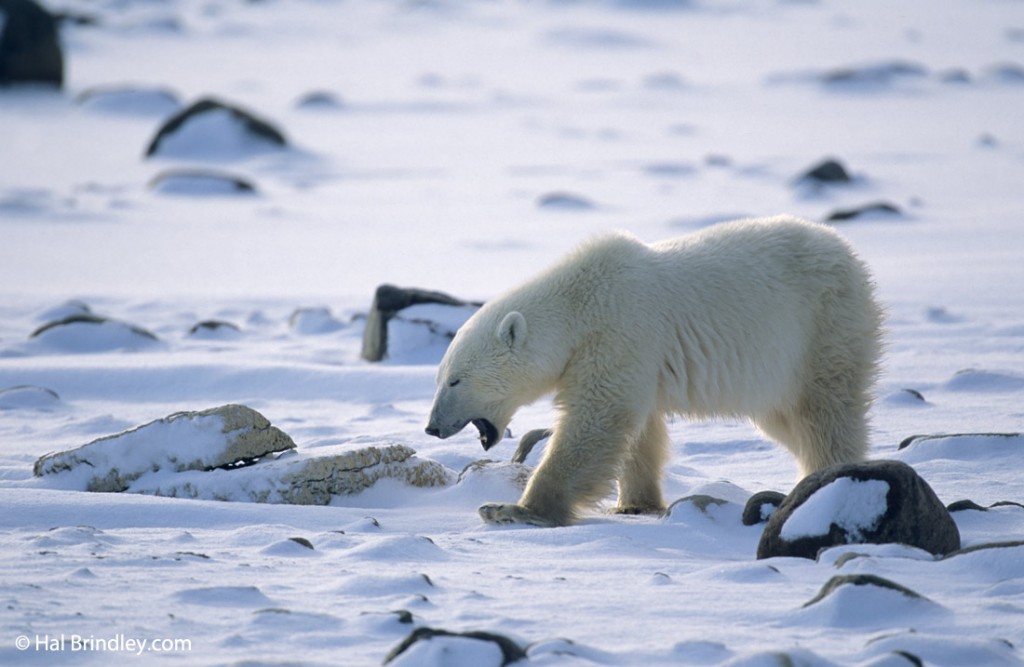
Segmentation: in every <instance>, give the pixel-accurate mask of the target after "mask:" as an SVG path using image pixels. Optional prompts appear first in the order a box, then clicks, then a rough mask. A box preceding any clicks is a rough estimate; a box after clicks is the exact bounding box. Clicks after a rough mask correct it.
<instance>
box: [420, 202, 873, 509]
mask: <svg viewBox="0 0 1024 667" xmlns="http://www.w3.org/2000/svg"><path fill="white" fill-rule="evenodd" d="M873 291H874V288H873V283H872V280H871V277H870V276H869V273H868V270H867V268H866V267H865V265H864V263H863V262H862V261H861V260H860V259H858V257H857V256H856V255H855V254H854V251H853V250H852V249H851V247H850V245H848V243H847V242H846V241H845V240H844V239H843V238H842V237H841V236H840V235H839V234H838V233H836V232H835V231H833V230H832V229H831V228H829V227H826V226H824V225H819V224H815V223H811V222H806V221H803V220H799V219H796V218H792V217H788V216H783V217H775V218H765V219H753V220H741V221H736V222H730V223H723V224H719V225H715V226H712V227H710V228H708V229H705V230H703V231H700V232H697V233H695V234H692V235H689V236H683V237H681V238H677V239H672V240H668V241H663V242H660V243H656V244H653V245H647V244H645V243H642V242H641V241H639V240H638V239H636V238H634V237H633V236H630V235H628V234H624V233H613V234H609V235H605V236H601V237H599V238H597V239H595V240H592V241H591V242H589V243H587V244H585V245H583V246H581V247H580V248H579V249H577V250H576V251H575V252H574V253H572V254H570V255H569V256H568V257H566V258H565V259H564V260H562V261H560V262H558V263H557V264H555V265H554V266H553V267H552V268H550V269H548V270H547V271H545V272H543V273H541V274H540V275H539V276H537V277H535V278H534V279H532V280H530V281H528V282H526V283H525V284H524V285H522V286H520V287H518V288H515V289H513V290H511V291H510V292H508V293H506V294H504V295H503V296H501V297H499V298H496V299H494V300H492V301H490V302H488V303H487V304H486V305H485V306H484V307H483V308H481V309H480V310H479V311H477V312H476V313H475V314H474V315H473V316H472V317H471V318H470V319H469V320H468V321H467V322H466V323H465V324H464V325H463V326H462V327H461V328H460V329H459V331H458V332H457V334H456V335H455V338H454V339H453V340H452V343H451V345H450V346H449V348H448V351H447V352H446V354H445V356H444V358H443V359H442V361H441V364H440V366H439V368H438V371H437V386H438V388H437V393H436V395H435V397H434V403H433V407H432V409H431V412H430V418H429V422H428V424H427V427H426V432H427V433H428V434H429V435H432V436H436V437H439V438H447V437H449V436H452V435H454V434H455V433H458V432H459V431H461V430H462V429H463V428H464V427H465V426H466V425H468V424H470V423H472V424H473V425H474V426H475V427H476V428H477V429H478V430H479V432H480V440H481V443H482V444H483V447H484V449H485V450H487V449H489V448H491V447H493V446H494V445H495V444H496V443H497V442H498V441H499V440H501V438H502V435H503V434H504V433H505V429H506V427H507V426H508V424H509V422H510V421H511V419H512V416H513V414H514V413H515V412H516V410H517V409H518V408H519V407H520V406H523V405H526V404H528V403H531V402H533V401H535V400H537V399H538V398H540V397H541V396H544V395H546V394H549V393H552V392H553V393H554V401H555V405H556V407H557V409H558V419H557V422H556V424H555V427H554V434H553V435H552V439H551V441H550V442H549V444H548V446H547V450H546V452H545V454H544V457H543V459H542V460H541V462H540V464H539V465H538V466H537V468H536V470H535V471H534V473H533V475H532V477H531V479H530V481H529V483H528V484H527V486H526V489H525V491H524V492H523V495H522V497H521V498H520V499H519V501H518V503H517V504H514V505H513V504H494V503H491V504H486V505H483V506H482V507H481V508H480V515H481V517H482V518H483V519H484V520H485V521H487V522H490V523H526V524H534V525H539V526H563V525H568V524H570V523H572V522H573V521H574V520H575V519H576V517H577V515H578V513H579V512H580V511H581V510H582V509H584V508H586V507H588V506H591V505H593V504H594V503H596V502H597V501H598V500H600V499H602V498H603V497H605V496H606V495H608V494H609V493H610V492H611V491H612V482H614V481H617V482H618V505H617V507H616V511H617V512H621V513H649V512H659V511H663V510H664V507H665V502H664V500H663V498H662V494H661V477H662V471H663V468H664V466H665V462H666V459H667V457H668V453H669V452H668V450H669V446H668V445H669V443H668V435H667V431H666V426H665V418H666V415H670V414H673V413H675V414H680V415H683V416H686V417H691V418H710V417H716V416H718V417H746V418H749V419H751V420H752V421H753V422H754V424H755V425H756V426H757V427H758V428H759V429H760V430H761V431H762V432H763V433H764V434H765V435H767V436H768V437H770V438H772V439H774V440H776V441H778V442H779V443H781V444H782V445H783V446H785V447H786V448H787V449H789V451H790V452H791V453H792V454H793V455H794V456H795V457H796V460H797V462H798V463H799V466H800V472H801V473H802V475H807V474H809V473H811V472H814V471H816V470H820V469H821V468H825V467H827V466H831V465H835V464H839V463H847V462H852V461H859V460H862V459H863V458H864V456H865V452H866V450H867V416H866V413H867V410H868V407H869V405H870V402H871V396H870V392H871V387H872V385H873V383H874V380H875V377H876V374H877V370H878V359H879V355H880V351H881V345H882V343H881V335H882V334H881V327H882V310H881V308H880V307H879V305H878V304H877V303H876V300H875V297H874V295H873Z"/></svg>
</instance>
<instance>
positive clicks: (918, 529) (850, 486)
mask: <svg viewBox="0 0 1024 667" xmlns="http://www.w3.org/2000/svg"><path fill="white" fill-rule="evenodd" d="M890 542H893V543H899V544H907V545H910V546H915V547H919V548H921V549H924V550H926V551H929V552H931V553H934V554H946V553H950V552H952V551H956V550H957V549H959V548H960V533H959V531H958V530H957V526H956V523H954V521H953V519H952V517H950V515H949V512H948V511H947V510H946V508H945V507H944V506H943V504H942V503H941V502H940V501H939V499H938V497H937V496H936V495H935V492H934V491H932V489H931V487H930V486H928V483H927V482H925V481H924V480H923V479H922V478H921V477H920V476H919V475H918V474H917V472H915V471H914V469H913V468H911V467H910V466H909V465H907V464H905V463H903V462H900V461H870V462H866V463H853V464H845V465H839V466H833V467H831V468H827V469H825V470H821V471H819V472H816V473H813V474H811V475H808V476H807V477H805V478H804V479H803V480H801V482H800V483H799V484H797V486H796V488H795V489H793V491H792V492H791V493H790V494H789V495H788V496H787V497H786V499H785V500H784V501H783V502H782V504H781V505H780V506H779V508H778V509H777V510H775V512H773V513H772V515H771V518H770V519H768V524H767V525H766V526H765V529H764V533H763V534H762V535H761V541H760V543H759V544H758V547H757V557H758V558H771V557H773V556H799V557H803V558H815V557H816V556H817V554H818V551H819V550H820V549H822V548H825V547H830V546H834V545H838V544H859V543H871V544H885V543H890Z"/></svg>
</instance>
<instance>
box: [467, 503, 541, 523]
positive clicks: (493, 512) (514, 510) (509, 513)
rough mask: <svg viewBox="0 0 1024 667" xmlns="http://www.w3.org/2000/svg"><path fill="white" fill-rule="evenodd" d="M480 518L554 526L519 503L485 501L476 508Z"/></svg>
mask: <svg viewBox="0 0 1024 667" xmlns="http://www.w3.org/2000/svg"><path fill="white" fill-rule="evenodd" d="M478 511H479V512H480V518H481V519H483V520H484V521H486V522H487V523H494V524H499V525H501V524H510V523H523V524H527V525H530V526H544V527H549V526H556V525H558V524H557V523H555V522H554V521H550V520H549V519H545V518H544V517H542V516H540V515H539V514H534V513H533V512H531V511H530V510H528V509H526V508H525V507H522V506H521V505H509V504H506V503H486V504H484V505H481V506H480V509H479V510H478Z"/></svg>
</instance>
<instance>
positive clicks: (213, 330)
mask: <svg viewBox="0 0 1024 667" xmlns="http://www.w3.org/2000/svg"><path fill="white" fill-rule="evenodd" d="M240 332H241V329H239V328H238V325H237V324H232V323H231V322H225V321H223V320H203V321H202V322H197V323H196V324H194V325H192V328H191V329H189V330H188V334H189V335H190V336H199V337H202V336H205V335H210V334H213V335H214V336H218V335H221V334H224V333H226V334H228V335H234V334H237V333H240Z"/></svg>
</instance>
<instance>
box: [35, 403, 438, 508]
mask: <svg viewBox="0 0 1024 667" xmlns="http://www.w3.org/2000/svg"><path fill="white" fill-rule="evenodd" d="M295 450H296V447H295V443H294V441H292V439H291V438H290V437H289V436H288V435H287V434H286V433H284V432H283V431H281V430H280V429H278V428H276V427H274V426H273V425H271V423H270V422H269V421H268V420H267V419H266V418H265V417H264V416H263V415H261V414H260V413H258V412H256V411H255V410H253V409H251V408H249V407H246V406H244V405H225V406H220V407H217V408H212V409H209V410H203V411H199V412H181V413H175V414H173V415H169V416H168V417H165V418H163V419H158V420H156V421H153V422H149V423H148V424H144V425H142V426H139V427H137V428H134V429H131V430H129V431H125V432H122V433H118V434H115V435H111V436H106V437H103V438H99V439H97V440H94V441H92V442H90V443H88V444H86V445H83V446H81V447H78V448H76V449H72V450H69V451H64V452H57V453H53V454H47V455H45V456H43V457H41V458H39V459H38V460H37V461H36V463H35V466H34V468H33V472H34V474H35V476H36V477H41V478H45V479H46V480H47V482H48V483H49V484H51V485H53V486H56V487H58V488H65V489H72V490H81V491H94V492H129V493H143V494H149V495H157V496H170V497H183V498H198V499H206V500H230V501H245V502H261V503H289V504H298V505H326V504H328V503H329V502H330V501H331V498H332V497H334V496H338V495H351V494H355V493H359V492H360V491H363V490H365V489H367V488H369V487H371V486H373V485H374V484H375V483H376V482H377V481H379V480H381V479H385V478H388V479H397V480H400V481H402V482H404V483H406V484H409V485H411V486H417V487H431V486H445V485H447V484H449V483H451V482H452V481H453V474H452V472H451V471H450V470H448V469H447V468H445V467H444V466H442V465H440V464H439V463H436V462H434V461H429V460H421V459H418V458H416V456H415V452H414V451H413V450H412V449H410V448H409V447H406V446H404V445H398V444H388V445H385V446H382V447H376V446H369V447H364V448H361V449H358V450H350V451H343V452H339V453H333V454H321V453H319V452H318V453H317V454H316V455H308V454H306V453H299V452H296V451H295Z"/></svg>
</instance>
